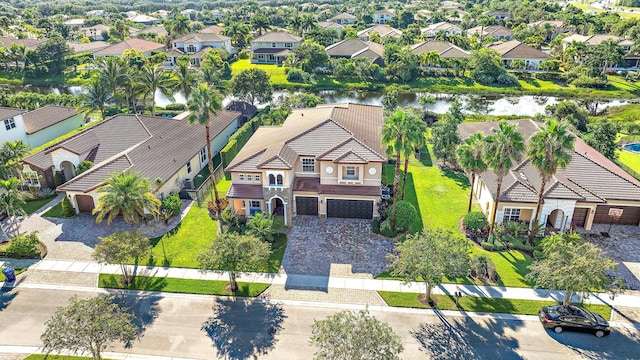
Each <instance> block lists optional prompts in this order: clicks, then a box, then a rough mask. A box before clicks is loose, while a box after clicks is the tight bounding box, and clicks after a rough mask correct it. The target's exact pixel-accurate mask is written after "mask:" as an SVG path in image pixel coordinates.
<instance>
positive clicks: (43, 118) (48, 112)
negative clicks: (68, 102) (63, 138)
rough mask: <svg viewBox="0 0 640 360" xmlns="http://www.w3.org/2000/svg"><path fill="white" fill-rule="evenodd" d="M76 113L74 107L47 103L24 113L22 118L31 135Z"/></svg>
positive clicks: (26, 129)
mask: <svg viewBox="0 0 640 360" xmlns="http://www.w3.org/2000/svg"><path fill="white" fill-rule="evenodd" d="M76 115H78V112H76V109H74V108H71V107H65V106H54V105H47V106H45V107H41V108H39V109H36V110H33V111H29V112H27V113H24V114H22V119H23V120H24V129H25V131H26V133H27V135H31V134H33V133H36V132H38V131H40V130H43V129H46V128H48V127H49V126H53V125H55V124H57V123H59V122H62V121H65V120H67V119H68V118H70V117H73V116H76Z"/></svg>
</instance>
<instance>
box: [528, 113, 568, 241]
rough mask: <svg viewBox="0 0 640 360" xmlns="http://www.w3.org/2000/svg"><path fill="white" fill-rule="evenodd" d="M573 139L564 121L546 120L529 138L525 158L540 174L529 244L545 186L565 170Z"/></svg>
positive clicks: (533, 232) (536, 222)
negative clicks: (559, 170)
mask: <svg viewBox="0 0 640 360" xmlns="http://www.w3.org/2000/svg"><path fill="white" fill-rule="evenodd" d="M574 140H575V138H574V136H573V135H572V134H571V132H570V131H569V124H568V123H567V122H566V121H561V122H557V121H556V120H553V119H551V120H548V121H547V122H546V124H545V126H544V127H543V128H542V129H541V130H540V131H539V132H537V133H535V134H533V136H531V139H530V140H529V144H528V146H527V157H528V158H529V160H530V161H531V165H533V167H535V168H536V170H538V173H539V174H540V190H538V203H537V204H536V212H535V215H534V219H533V224H532V230H531V232H530V233H529V242H530V243H533V237H534V236H535V228H536V226H537V225H538V219H539V218H540V207H541V206H542V199H543V197H544V191H545V186H546V185H547V183H548V182H549V180H551V178H552V177H553V176H554V175H555V173H556V171H558V169H564V168H566V167H567V166H568V165H569V163H570V162H571V153H570V151H571V150H573V142H574Z"/></svg>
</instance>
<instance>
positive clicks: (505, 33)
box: [467, 25, 513, 40]
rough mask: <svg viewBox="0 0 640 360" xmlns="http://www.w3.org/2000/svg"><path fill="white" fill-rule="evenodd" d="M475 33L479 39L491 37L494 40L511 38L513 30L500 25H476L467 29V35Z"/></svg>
mask: <svg viewBox="0 0 640 360" xmlns="http://www.w3.org/2000/svg"><path fill="white" fill-rule="evenodd" d="M474 35H477V36H478V37H480V38H481V39H484V38H486V37H492V38H494V39H496V40H511V38H512V37H513V31H512V30H510V29H507V28H506V27H504V26H502V25H491V26H476V27H474V28H471V29H469V30H467V36H474Z"/></svg>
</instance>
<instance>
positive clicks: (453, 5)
mask: <svg viewBox="0 0 640 360" xmlns="http://www.w3.org/2000/svg"><path fill="white" fill-rule="evenodd" d="M462 8H463V5H462V4H460V3H459V2H457V1H449V0H445V1H442V2H440V9H442V10H458V9H462Z"/></svg>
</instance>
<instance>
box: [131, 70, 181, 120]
mask: <svg viewBox="0 0 640 360" xmlns="http://www.w3.org/2000/svg"><path fill="white" fill-rule="evenodd" d="M138 80H139V82H140V85H141V86H142V88H143V89H144V92H143V94H144V98H145V99H146V98H147V97H148V96H151V116H155V114H156V99H155V94H156V91H158V90H159V91H160V92H161V93H162V94H163V95H165V96H166V97H168V98H169V99H173V94H172V92H171V89H172V88H173V87H174V85H173V84H174V81H173V80H172V79H171V77H170V75H169V73H168V72H167V69H165V68H164V66H162V65H156V66H150V65H145V66H143V67H142V69H140V73H139V78H138Z"/></svg>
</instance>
